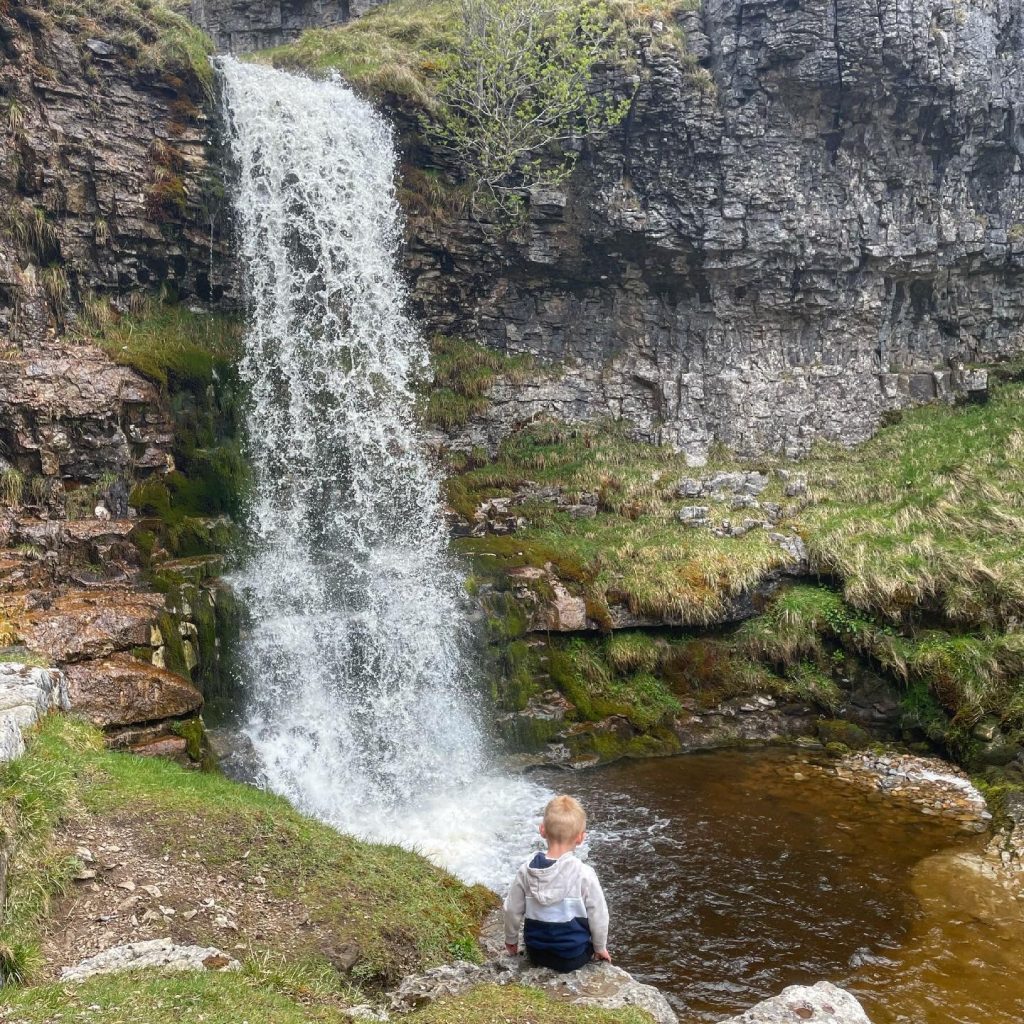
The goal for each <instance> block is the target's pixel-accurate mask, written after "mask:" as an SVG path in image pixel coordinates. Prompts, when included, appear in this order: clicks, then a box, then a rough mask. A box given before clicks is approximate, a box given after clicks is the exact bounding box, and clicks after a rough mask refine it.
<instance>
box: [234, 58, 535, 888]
mask: <svg viewBox="0 0 1024 1024" xmlns="http://www.w3.org/2000/svg"><path fill="white" fill-rule="evenodd" d="M220 71H221V76H222V80H223V91H224V104H225V111H226V121H227V124H228V134H229V138H230V145H231V150H232V154H233V157H234V159H235V161H236V163H237V169H238V183H237V187H236V192H235V196H234V206H235V213H236V219H237V228H238V232H237V233H238V240H239V246H240V255H241V257H242V261H243V265H244V268H245V272H246V276H247V289H248V295H249V300H250V306H251V322H250V326H249V331H248V335H247V341H246V346H245V354H244V358H243V362H242V367H241V373H242V377H243V380H244V382H245V383H246V385H247V387H248V390H249V393H250V395H251V401H250V406H249V413H248V431H247V433H248V438H249V455H250V458H251V463H252V468H253V475H254V487H253V490H254V496H253V501H252V508H251V510H250V524H249V526H250V531H249V532H250V540H251V549H250V551H249V554H248V557H247V560H246V563H245V565H244V568H243V569H242V571H241V573H240V576H239V580H238V583H239V586H240V589H241V590H242V593H243V595H244V597H245V599H246V603H247V608H248V611H249V613H250V615H251V619H252V628H251V631H249V634H248V638H247V642H246V643H245V644H244V650H243V659H244V663H245V672H246V675H247V687H248V692H249V697H250V707H249V726H248V731H249V734H250V736H251V739H252V741H253V743H254V745H255V748H256V751H257V753H258V756H259V757H260V759H261V761H262V771H263V773H264V777H265V781H266V784H267V785H268V786H269V787H270V788H272V789H274V790H276V791H278V792H280V793H283V794H284V795H286V796H288V797H289V798H290V799H291V800H293V801H294V802H295V803H297V804H298V805H299V806H301V807H303V808H304V809H305V810H307V811H309V812H311V813H313V814H315V815H317V816H319V817H321V818H323V819H325V820H327V821H329V822H330V823H332V824H334V825H335V826H337V827H339V828H341V829H343V830H345V831H349V832H354V833H356V834H359V835H363V836H366V837H369V838H375V839H382V840H389V841H396V842H401V843H403V844H406V845H414V846H416V847H417V848H420V849H422V850H423V851H424V852H426V853H428V854H429V855H431V856H433V857H434V858H435V859H437V860H439V861H441V862H443V863H445V864H446V866H448V867H450V868H451V869H452V870H454V871H456V872H458V873H459V874H461V875H463V876H464V877H466V878H468V879H471V880H475V881H485V882H489V883H491V884H499V883H500V882H501V881H502V875H503V874H504V873H505V872H506V871H507V870H508V866H509V860H510V858H511V859H512V860H514V859H515V858H516V857H517V856H522V855H523V853H524V850H525V844H527V843H528V841H529V840H528V836H529V830H530V822H531V820H532V818H533V816H534V815H535V814H536V813H537V807H538V801H539V800H540V799H541V798H542V795H543V794H542V791H540V790H539V788H538V787H536V786H533V785H531V784H529V783H526V782H524V781H522V780H515V779H506V778H502V777H501V776H500V775H498V774H494V773H491V774H489V773H488V771H487V769H486V760H485V749H484V747H485V744H484V742H483V732H482V729H481V727H480V724H479V722H478V721H477V718H476V714H475V705H474V699H473V695H472V688H471V686H470V682H469V680H468V678H467V671H466V665H465V661H464V657H463V654H462V646H463V640H464V637H463V635H462V634H463V622H464V613H463V611H462V609H461V608H460V601H459V592H460V579H459V577H458V575H457V573H456V572H455V571H454V570H453V567H452V565H451V564H450V562H449V559H448V557H447V553H446V541H445V529H444V522H443V518H442V515H441V511H440V501H439V483H438V480H437V478H436V476H435V474H434V472H433V471H432V468H431V466H430V463H429V462H428V460H427V458H426V457H425V455H424V453H423V451H422V449H421V445H420V441H419V438H418V435H417V428H416V425H415V422H414V418H413V405H414V403H413V394H412V392H411V388H410V382H411V380H412V379H413V377H414V375H415V374H417V373H419V372H422V371H423V369H424V368H425V366H426V361H427V354H426V349H425V345H424V343H423V340H422V338H421V337H420V335H419V333H418V331H417V329H416V326H415V325H414V324H413V323H412V322H411V321H410V319H409V318H408V316H407V315H406V313H405V300H406V294H405V288H404V286H403V283H402V281H401V279H400V277H399V275H398V272H397V269H396V264H395V252H396V249H397V246H398V243H399V237H400V217H399V209H398V205H397V202H396V200H395V191H394V173H395V151H394V146H393V141H392V137H391V132H390V130H389V128H388V126H387V125H386V124H385V123H384V121H383V120H382V119H381V118H380V116H379V115H378V114H377V113H376V112H375V111H374V109H373V108H372V107H371V106H370V105H369V104H367V103H365V102H364V101H362V100H360V99H359V98H358V97H356V96H355V95H354V94H353V93H352V92H351V91H350V90H349V89H348V88H346V87H345V86H344V85H343V84H341V83H340V82H313V81H310V80H308V79H305V78H300V77H296V76H293V75H289V74H286V73H284V72H280V71H274V70H271V69H268V68H263V67H259V66H256V65H252V64H244V63H240V62H238V61H236V60H234V59H232V58H227V57H225V58H222V59H221V60H220Z"/></svg>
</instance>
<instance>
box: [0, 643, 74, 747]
mask: <svg viewBox="0 0 1024 1024" xmlns="http://www.w3.org/2000/svg"><path fill="white" fill-rule="evenodd" d="M68 708H69V700H68V687H67V680H66V678H65V677H64V674H63V673H62V672H58V671H57V670H55V669H47V668H37V667H34V666H31V665H25V664H21V663H19V662H4V663H0V763H3V762H4V761H13V760H14V759H15V758H16V757H21V755H22V754H23V753H24V752H25V741H24V738H23V736H22V733H23V731H24V730H26V729H30V728H31V727H32V726H33V725H35V724H36V722H38V721H39V719H40V718H41V717H42V716H43V715H45V714H46V713H47V712H48V711H66V710H68Z"/></svg>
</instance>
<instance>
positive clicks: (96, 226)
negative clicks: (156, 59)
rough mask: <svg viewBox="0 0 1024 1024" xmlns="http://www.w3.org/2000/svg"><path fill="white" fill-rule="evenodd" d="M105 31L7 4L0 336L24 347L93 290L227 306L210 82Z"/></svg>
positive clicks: (42, 337)
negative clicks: (140, 57) (169, 292)
mask: <svg viewBox="0 0 1024 1024" xmlns="http://www.w3.org/2000/svg"><path fill="white" fill-rule="evenodd" d="M94 31H99V29H98V28H96V29H94ZM106 35H107V36H108V37H107V38H92V37H90V36H89V35H88V34H87V33H86V32H83V31H75V30H73V29H72V27H71V26H70V25H68V27H65V24H64V23H62V21H61V20H58V19H55V18H52V17H50V16H49V15H48V14H46V13H45V12H42V11H39V10H37V9H33V8H32V7H31V5H14V6H13V7H11V8H10V10H8V9H7V8H5V10H4V13H0V45H2V48H3V60H0V92H2V94H3V95H4V96H5V98H6V102H7V104H8V107H7V114H6V115H5V116H6V118H7V121H8V124H7V132H8V136H9V137H8V143H9V144H8V145H5V146H4V147H3V148H2V149H0V196H3V201H4V212H3V216H2V217H0V331H3V333H4V334H5V336H6V337H7V339H8V342H9V343H10V344H12V345H16V346H18V347H21V348H33V347H38V346H39V345H41V344H43V343H44V342H51V341H52V340H53V337H54V333H55V332H56V331H57V330H58V329H59V328H63V327H65V326H66V325H67V324H68V322H69V321H71V320H73V318H74V316H75V310H76V309H77V308H78V306H79V304H80V303H82V302H83V301H84V300H86V299H88V298H89V297H90V296H91V295H94V294H95V295H98V296H101V297H118V296H123V295H124V294H125V293H128V292H132V291H136V290H141V291H149V290H152V289H154V288H158V287H160V286H167V287H170V288H172V289H173V290H174V291H175V292H177V293H178V294H179V295H180V296H182V297H183V298H188V297H193V296H194V297H196V298H198V299H200V300H203V301H212V302H221V301H225V299H226V297H227V295H228V294H229V293H230V292H231V291H232V289H233V287H234V286H233V283H232V282H231V280H230V275H231V273H232V271H231V266H230V262H229V261H225V260H223V259H221V258H219V256H220V254H222V253H223V251H224V247H223V232H224V229H225V217H224V215H223V214H222V212H221V205H222V200H221V198H220V196H221V194H222V186H221V185H220V183H219V177H220V175H219V172H217V171H213V170H211V167H210V164H209V157H210V152H211V150H210V148H209V147H210V141H211V128H210V123H209V120H208V117H207V114H206V113H205V111H204V105H205V104H206V102H207V92H206V88H207V86H206V84H204V82H203V81H201V80H200V79H199V78H198V77H197V73H196V72H195V71H193V70H191V69H188V68H184V67H179V66H175V67H168V68H165V69H162V68H159V67H149V66H141V65H140V63H139V62H138V61H137V60H135V59H134V57H133V54H132V53H131V52H130V51H129V50H127V49H126V48H125V46H124V45H122V44H121V43H119V42H118V41H117V34H116V33H115V32H110V33H107V34H106Z"/></svg>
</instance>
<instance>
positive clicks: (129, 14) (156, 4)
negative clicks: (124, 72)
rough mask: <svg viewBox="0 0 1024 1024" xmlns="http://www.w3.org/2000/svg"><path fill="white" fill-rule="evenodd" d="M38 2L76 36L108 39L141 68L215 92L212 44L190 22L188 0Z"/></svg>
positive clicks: (56, 0) (66, 0) (67, 0)
mask: <svg viewBox="0 0 1024 1024" xmlns="http://www.w3.org/2000/svg"><path fill="white" fill-rule="evenodd" d="M38 6H39V7H40V8H41V9H42V10H43V11H45V12H46V13H47V14H48V15H49V16H50V17H51V18H53V20H54V21H55V22H56V23H57V24H59V25H60V26H61V28H63V29H65V30H66V31H68V32H70V33H72V34H73V35H75V36H76V37H78V38H81V39H85V38H88V37H89V36H93V37H98V38H100V39H104V40H105V41H107V42H109V43H112V44H114V45H116V46H120V47H122V48H123V49H124V50H125V51H126V52H127V53H128V54H129V56H130V57H131V58H132V59H133V60H134V61H135V63H136V64H137V65H138V66H139V67H141V68H143V69H146V70H151V71H154V72H158V73H161V74H165V75H168V74H169V75H174V76H184V77H185V78H186V79H191V80H192V81H194V82H196V83H197V84H198V85H199V87H200V89H201V91H203V92H205V93H206V94H207V95H212V92H213V68H212V67H211V65H210V60H209V58H210V56H211V54H212V53H213V44H212V42H211V40H210V38H209V37H208V36H207V35H206V34H205V33H204V32H202V31H201V30H200V29H198V28H196V27H195V26H194V25H192V23H191V22H190V21H189V20H188V17H187V13H188V2H187V0H39V4H38Z"/></svg>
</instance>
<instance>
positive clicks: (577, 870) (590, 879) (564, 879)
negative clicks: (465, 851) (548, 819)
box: [505, 853, 608, 959]
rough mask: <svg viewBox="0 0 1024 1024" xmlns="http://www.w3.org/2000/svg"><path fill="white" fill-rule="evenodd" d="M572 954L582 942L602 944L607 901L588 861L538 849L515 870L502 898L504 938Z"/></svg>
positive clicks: (599, 946)
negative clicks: (550, 854) (521, 936)
mask: <svg viewBox="0 0 1024 1024" xmlns="http://www.w3.org/2000/svg"><path fill="white" fill-rule="evenodd" d="M524 922H525V928H524V938H525V941H526V945H527V946H528V947H529V948H531V949H538V950H545V951H547V952H550V953H554V954H556V955H557V956H560V957H565V958H566V959H573V958H574V957H577V956H579V955H580V954H582V953H583V952H584V951H585V949H586V947H587V944H588V943H591V942H592V943H593V944H594V952H596V953H603V952H604V951H605V950H606V949H607V948H608V905H607V903H605V899H604V893H603V892H602V891H601V883H600V882H599V881H598V880H597V874H596V873H595V872H594V869H593V868H592V867H590V865H589V864H584V863H583V862H582V861H581V860H580V859H579V858H578V857H576V855H575V854H573V853H563V854H562V856H561V857H559V858H558V860H550V859H549V858H548V857H546V856H545V855H544V854H543V853H538V854H537V855H536V856H535V857H534V858H533V859H532V860H531V861H529V862H528V863H526V864H524V865H523V866H522V867H521V868H520V869H519V871H518V872H517V873H516V877H515V881H513V883H512V888H511V889H509V892H508V896H507V897H506V898H505V941H506V942H507V943H509V945H513V944H516V943H518V942H519V929H520V927H521V926H523V925H524Z"/></svg>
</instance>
